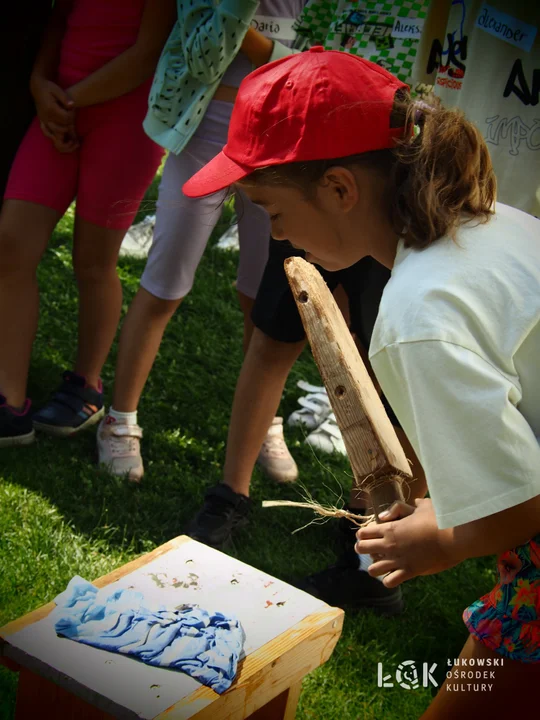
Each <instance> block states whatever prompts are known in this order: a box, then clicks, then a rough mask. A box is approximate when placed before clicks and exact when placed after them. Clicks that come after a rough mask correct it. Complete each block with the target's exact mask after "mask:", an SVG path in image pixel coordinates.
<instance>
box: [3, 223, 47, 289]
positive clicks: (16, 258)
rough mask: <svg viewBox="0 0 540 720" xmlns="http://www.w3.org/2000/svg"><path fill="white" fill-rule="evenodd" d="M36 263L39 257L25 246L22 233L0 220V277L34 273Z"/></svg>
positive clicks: (6, 278)
mask: <svg viewBox="0 0 540 720" xmlns="http://www.w3.org/2000/svg"><path fill="white" fill-rule="evenodd" d="M38 263H39V257H36V256H35V254H34V253H32V252H31V251H30V248H28V247H27V244H26V243H25V240H24V237H23V236H22V234H21V233H20V232H18V231H17V230H15V229H13V228H11V227H7V226H6V225H5V223H2V222H1V221H0V278H1V279H2V280H3V281H6V280H8V279H9V278H10V277H17V276H20V275H21V274H27V273H34V272H35V270H36V268H37V265H38Z"/></svg>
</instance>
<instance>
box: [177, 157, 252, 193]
mask: <svg viewBox="0 0 540 720" xmlns="http://www.w3.org/2000/svg"><path fill="white" fill-rule="evenodd" d="M251 172H253V169H252V168H248V167H246V166H245V165H238V163H235V162H234V161H233V160H231V159H230V158H229V157H227V155H225V153H224V152H223V151H221V152H220V153H219V154H218V155H216V157H215V158H213V159H212V160H210V162H209V163H207V164H206V165H205V166H204V167H203V168H201V169H200V170H199V172H197V173H195V175H193V177H191V178H190V179H189V180H188V181H187V183H186V184H185V185H184V187H183V188H182V190H183V192H184V195H186V196H187V197H190V198H197V197H203V196H204V195H213V193H215V192H218V191H219V190H224V189H225V188H228V187H229V185H233V184H234V183H235V182H238V181H239V180H242V178H245V177H247V176H248V175H249V174H250V173H251Z"/></svg>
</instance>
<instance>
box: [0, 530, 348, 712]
mask: <svg viewBox="0 0 540 720" xmlns="http://www.w3.org/2000/svg"><path fill="white" fill-rule="evenodd" d="M113 583H114V589H122V588H133V589H135V590H138V591H140V592H143V593H144V594H145V597H147V596H151V597H153V598H159V599H160V601H162V602H164V603H165V604H166V605H167V607H177V606H179V605H182V604H190V603H195V604H198V605H200V606H201V607H202V608H206V609H208V610H210V611H211V610H219V611H220V612H223V613H224V614H226V615H228V614H233V615H236V617H238V619H239V620H240V622H241V623H242V626H243V628H244V631H245V634H246V642H245V646H244V652H245V657H243V658H242V659H241V660H240V662H239V665H238V673H237V676H236V679H235V681H234V683H233V685H232V686H231V688H230V689H229V690H228V691H227V692H226V693H224V694H223V695H218V694H217V693H215V692H214V691H213V690H210V689H209V688H207V687H204V686H202V685H201V684H200V683H199V682H197V681H196V680H194V679H193V678H190V677H189V676H187V675H185V674H184V673H181V672H179V671H177V670H169V669H164V668H157V667H153V666H150V665H146V664H144V663H141V662H139V661H137V660H134V659H132V658H129V657H126V656H125V655H121V654H118V653H110V652H106V651H103V650H99V649H97V648H92V647H89V646H88V645H83V644H82V643H78V642H74V641H73V640H68V639H66V638H59V637H58V636H57V635H56V632H55V630H54V625H53V622H52V620H48V615H49V613H50V612H51V610H53V608H54V607H55V605H54V603H49V604H48V605H44V606H43V607H41V608H39V609H37V610H34V611H33V612H31V613H29V614H28V615H25V616H24V617H22V618H19V619H18V620H15V621H14V622H11V623H9V624H8V625H6V626H4V627H3V628H2V629H0V660H1V661H2V662H3V663H4V664H5V665H7V666H8V667H11V668H12V669H15V670H19V685H18V692H17V708H16V718H17V720H26V719H27V718H33V719H34V718H40V719H41V718H43V719H44V720H48V718H61V719H62V720H72V719H73V720H75V719H76V720H106V719H107V718H130V719H131V718H152V719H155V720H157V719H158V718H159V719H160V720H165V719H167V720H179V719H180V718H181V719H182V720H187V719H188V718H193V720H195V718H196V719H197V720H208V719H211V720H226V719H227V720H240V719H242V720H243V719H244V718H252V719H253V720H280V719H283V720H293V718H294V717H295V712H296V705H297V702H298V698H299V696H300V688H301V682H302V678H303V677H304V676H305V675H307V674H308V673H309V672H311V671H312V670H314V669H315V668H316V667H319V666H320V665H322V664H323V663H324V662H326V661H327V660H328V658H329V657H330V656H331V654H332V652H333V650H334V647H335V645H336V643H337V641H338V639H339V636H340V634H341V629H342V625H343V611H342V610H339V609H336V608H331V607H329V606H328V605H326V604H325V603H323V602H321V601H319V600H317V599H315V598H312V597H311V596H310V595H307V594H306V593H303V592H301V591H300V590H297V589H295V588H293V587H291V586H290V585H287V584H286V583H284V582H282V581H281V580H277V579H276V578H273V577H271V576H269V575H266V574H265V573H262V572H259V571H258V570H255V569H254V568H252V567H250V566H249V565H245V564H244V563H241V562H239V561H238V560H235V559H233V558H230V557H228V556H227V555H224V554H222V553H220V552H218V551H217V550H213V549H211V548H208V547H206V546H205V545H201V544H200V543H197V542H195V541H193V540H191V539H190V538H188V537H178V538H175V539H174V540H171V541H170V542H168V543H166V544H165V545H162V546H161V547H159V548H157V549H156V550H154V551H153V552H151V553H149V554H147V555H144V556H143V557H140V558H139V559H137V560H134V561H133V562H130V563H128V564H127V565H124V567H122V568H119V569H118V570H115V571H113V572H112V573H109V574H108V575H105V576H104V577H102V578H100V579H99V580H96V581H95V582H94V584H95V585H96V586H97V587H99V588H102V587H105V586H108V585H111V584H113Z"/></svg>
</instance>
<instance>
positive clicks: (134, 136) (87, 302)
mask: <svg viewBox="0 0 540 720" xmlns="http://www.w3.org/2000/svg"><path fill="white" fill-rule="evenodd" d="M147 85H148V84H147V83H145V84H144V85H143V86H141V87H140V88H137V90H135V91H134V92H132V93H129V94H128V95H125V96H122V97H120V98H118V99H117V100H114V101H111V102H110V103H104V104H103V105H97V106H95V107H90V108H86V109H84V111H80V116H79V125H80V126H81V135H82V137H83V141H82V145H81V168H80V173H79V188H78V194H77V220H76V225H75V239H74V248H73V265H74V270H75V275H76V278H77V283H78V286H79V348H78V353H77V361H76V366H75V369H76V372H77V373H79V374H81V375H83V376H84V377H86V380H87V383H88V384H90V385H92V386H94V387H97V386H98V385H99V376H100V373H101V370H102V367H103V364H104V363H105V360H106V358H107V355H108V353H109V350H110V347H111V345H112V341H113V339H114V336H115V333H116V330H117V327H118V323H119V320H120V312H121V305H122V290H121V285H120V281H119V279H118V276H117V272H116V263H117V260H118V252H119V249H120V245H121V243H122V240H123V238H124V236H125V234H126V232H127V230H128V229H129V227H130V225H131V223H132V222H133V219H134V217H135V214H136V213H137V210H138V208H139V205H140V203H141V201H142V199H143V197H144V194H145V192H146V190H147V188H148V186H149V185H150V183H151V182H152V180H153V178H154V176H155V174H156V171H157V169H158V167H159V164H160V162H161V158H162V157H163V150H162V148H160V147H158V146H157V145H156V144H155V143H154V142H152V140H150V138H148V136H147V135H146V134H145V132H144V130H143V128H142V121H143V119H144V115H145V113H146V107H147V90H148V87H147Z"/></svg>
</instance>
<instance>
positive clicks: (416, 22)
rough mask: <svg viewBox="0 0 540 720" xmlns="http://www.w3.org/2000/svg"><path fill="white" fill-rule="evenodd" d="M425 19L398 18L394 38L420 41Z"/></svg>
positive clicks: (393, 30) (394, 28) (393, 31)
mask: <svg viewBox="0 0 540 720" xmlns="http://www.w3.org/2000/svg"><path fill="white" fill-rule="evenodd" d="M424 23H425V19H424V18H399V17H398V18H396V21H395V22H394V27H393V28H392V37H395V38H413V39H416V40H420V36H421V35H422V31H423V29H424Z"/></svg>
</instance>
